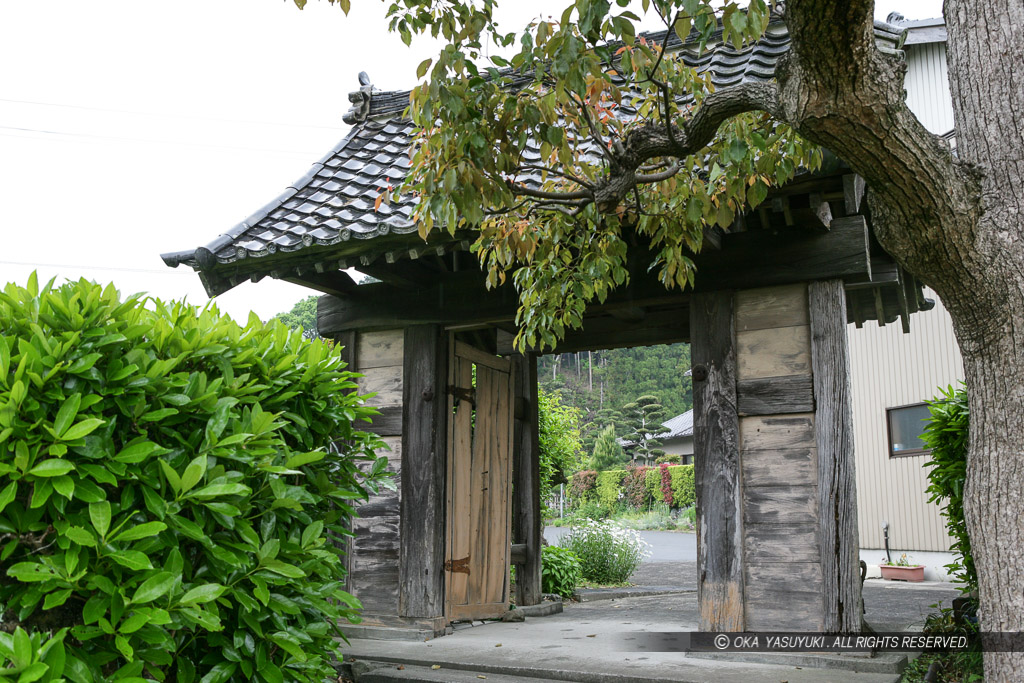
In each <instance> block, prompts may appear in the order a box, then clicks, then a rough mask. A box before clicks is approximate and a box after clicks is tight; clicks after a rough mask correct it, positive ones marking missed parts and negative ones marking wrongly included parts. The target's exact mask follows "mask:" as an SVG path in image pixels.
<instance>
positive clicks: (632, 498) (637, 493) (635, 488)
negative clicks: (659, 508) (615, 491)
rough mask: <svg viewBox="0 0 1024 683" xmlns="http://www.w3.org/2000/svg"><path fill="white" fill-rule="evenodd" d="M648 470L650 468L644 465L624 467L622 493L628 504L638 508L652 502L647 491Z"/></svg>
mask: <svg viewBox="0 0 1024 683" xmlns="http://www.w3.org/2000/svg"><path fill="white" fill-rule="evenodd" d="M650 471H651V468H650V467H647V466H645V465H641V466H640V467H629V468H627V469H626V474H625V476H623V477H622V493H623V497H624V498H625V499H626V503H627V504H628V505H629V506H631V507H633V508H637V509H639V508H643V507H646V506H647V505H649V504H650V503H651V502H653V501H652V497H651V495H650V494H649V493H648V491H647V473H648V472H650Z"/></svg>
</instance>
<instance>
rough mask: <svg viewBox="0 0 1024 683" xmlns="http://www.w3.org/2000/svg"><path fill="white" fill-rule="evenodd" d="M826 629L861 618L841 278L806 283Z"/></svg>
mask: <svg viewBox="0 0 1024 683" xmlns="http://www.w3.org/2000/svg"><path fill="white" fill-rule="evenodd" d="M808 300H809V308H810V322H811V363H812V366H813V369H814V395H815V397H816V398H817V402H816V403H817V405H816V408H815V411H814V423H815V432H816V435H815V440H816V444H817V450H818V506H819V523H820V529H821V574H822V579H823V594H824V596H825V631H826V632H846V633H853V632H857V631H860V629H861V621H862V611H861V590H860V589H861V586H860V577H859V576H858V570H859V564H860V563H859V552H858V547H859V542H858V536H857V498H856V496H857V493H856V480H855V477H854V459H853V456H854V453H853V409H852V407H851V400H850V355H849V347H848V346H847V340H846V293H845V291H844V289H843V282H842V280H826V281H822V282H812V283H810V285H809V286H808Z"/></svg>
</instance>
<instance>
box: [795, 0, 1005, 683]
mask: <svg viewBox="0 0 1024 683" xmlns="http://www.w3.org/2000/svg"><path fill="white" fill-rule="evenodd" d="M872 10H873V7H872V3H870V2H865V1H864V0H849V1H840V0H791V2H789V3H787V9H786V14H787V23H788V24H789V28H790V34H791V36H792V39H793V43H792V47H791V50H790V53H789V55H788V56H787V59H786V62H785V63H784V65H783V66H782V68H781V69H780V72H779V78H778V80H779V108H780V115H781V117H782V118H783V119H784V120H786V121H787V122H788V123H790V124H791V125H793V126H794V128H795V129H796V130H798V131H799V132H800V133H801V134H803V135H804V136H805V137H807V138H809V139H810V140H812V141H814V142H817V143H819V144H821V145H824V146H826V147H828V148H829V149H831V150H832V151H833V152H835V153H836V154H837V155H839V156H840V157H841V158H842V159H844V160H845V161H846V162H847V163H849V164H850V165H851V167H852V168H853V169H854V170H855V171H857V172H858V173H860V174H861V175H862V176H864V178H865V179H866V180H867V182H868V187H869V194H868V204H869V206H870V209H871V214H872V222H873V226H874V229H875V234H876V236H877V237H878V238H879V241H880V242H881V243H882V245H883V246H884V247H885V248H886V250H887V251H889V253H891V254H892V255H893V256H894V257H895V258H896V259H897V261H899V262H900V264H901V265H903V266H904V267H905V268H907V269H908V270H909V271H911V272H912V273H914V274H915V275H916V276H917V277H918V278H919V279H920V280H921V281H923V282H925V283H926V284H928V285H929V286H930V287H932V288H933V289H934V290H935V291H936V292H938V294H939V296H940V297H941V298H942V301H943V303H944V304H945V306H946V308H947V309H948V310H949V312H950V315H951V317H952V319H953V325H954V329H955V331H956V335H957V340H958V342H959V344H960V349H961V352H962V353H963V357H964V369H965V371H966V377H967V390H968V395H969V398H970V409H971V425H970V441H969V450H968V468H967V471H968V480H967V485H966V490H965V500H964V513H965V517H966V519H967V525H968V529H969V532H970V535H971V546H972V549H973V552H974V561H975V565H976V568H977V571H978V579H979V588H980V594H981V626H982V630H983V631H984V632H1020V631H1024V571H1022V569H1024V521H1022V520H1024V193H1022V192H1021V188H1022V187H1024V84H1022V83H1021V76H1020V66H1021V64H1024V41H1021V40H1020V37H1019V31H1020V27H1021V26H1024V3H1022V2H1021V1H1020V0H992V1H990V2H987V3H970V2H967V1H966V0H946V3H945V10H944V14H945V18H946V22H947V27H948V35H949V40H948V43H947V45H948V47H947V50H948V64H949V78H950V87H951V91H952V95H953V110H954V115H955V118H956V138H957V145H956V153H957V154H956V157H954V156H953V155H952V154H951V153H950V151H949V150H948V149H947V148H945V146H944V145H943V143H942V142H941V141H940V140H939V138H937V137H936V136H935V135H932V134H931V133H929V132H928V131H927V130H925V129H924V127H923V126H922V125H921V124H920V122H918V121H917V119H916V118H915V117H914V116H913V114H912V113H911V112H910V111H909V109H908V108H907V107H906V103H905V102H904V93H903V76H904V71H905V68H904V66H903V64H902V63H901V61H900V60H899V59H898V58H897V57H894V56H890V55H885V54H882V53H881V52H879V51H878V50H877V49H875V46H874V39H873V35H872V22H871V18H872V17H871V15H872ZM985 679H986V680H987V681H1007V682H1009V681H1021V680H1024V653H1019V652H1016V653H1011V652H986V653H985Z"/></svg>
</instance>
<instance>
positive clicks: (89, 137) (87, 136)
mask: <svg viewBox="0 0 1024 683" xmlns="http://www.w3.org/2000/svg"><path fill="white" fill-rule="evenodd" d="M0 129H3V130H13V131H17V132H20V133H41V134H43V135H61V136H66V137H71V138H82V140H81V141H83V142H95V141H100V140H107V141H112V142H131V143H142V144H150V143H152V144H159V145H171V146H173V147H178V146H186V147H200V148H204V149H226V150H230V151H235V152H270V153H273V154H288V155H291V156H296V157H299V156H301V157H303V158H306V159H309V158H311V157H316V156H317V152H300V151H292V150H287V149H268V148H261V147H240V146H236V145H213V144H208V143H204V142H184V141H182V142H178V141H174V140H157V139H154V138H126V137H118V136H114V135H96V134H93V133H66V132H64V131H59V130H45V129H42V128H22V127H19V126H0ZM0 135H3V134H2V133H0ZM7 137H18V138H23V139H39V138H31V137H29V136H26V135H10V134H7Z"/></svg>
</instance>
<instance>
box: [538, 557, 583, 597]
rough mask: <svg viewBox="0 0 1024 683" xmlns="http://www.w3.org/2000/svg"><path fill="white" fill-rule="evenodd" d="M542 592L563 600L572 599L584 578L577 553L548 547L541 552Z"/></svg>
mask: <svg viewBox="0 0 1024 683" xmlns="http://www.w3.org/2000/svg"><path fill="white" fill-rule="evenodd" d="M540 563H541V574H540V582H541V590H542V591H544V592H545V593H554V594H555V595H560V596H562V597H563V598H571V597H572V595H573V593H575V592H576V586H577V585H579V583H580V580H581V579H582V578H583V568H582V567H581V566H580V560H579V558H578V557H576V553H574V552H573V551H571V550H569V549H568V548H560V547H558V546H554V545H547V546H544V547H543V548H541V551H540Z"/></svg>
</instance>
